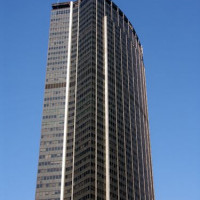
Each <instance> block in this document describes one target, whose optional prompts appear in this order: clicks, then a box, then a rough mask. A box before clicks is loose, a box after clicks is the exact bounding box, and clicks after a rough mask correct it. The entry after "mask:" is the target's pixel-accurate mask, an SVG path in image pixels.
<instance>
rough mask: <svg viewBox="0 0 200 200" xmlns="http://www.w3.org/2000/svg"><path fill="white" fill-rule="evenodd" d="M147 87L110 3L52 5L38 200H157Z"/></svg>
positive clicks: (124, 22)
mask: <svg viewBox="0 0 200 200" xmlns="http://www.w3.org/2000/svg"><path fill="white" fill-rule="evenodd" d="M145 84H146V83H145V68H144V63H143V52H142V47H141V44H140V41H139V39H138V36H137V34H136V32H135V30H134V28H133V26H132V24H131V23H130V21H129V20H128V19H127V17H126V16H125V15H124V13H123V12H122V11H121V10H120V9H119V8H118V7H117V6H116V5H115V4H114V3H113V2H111V1H110V0H79V1H76V2H65V3H56V4H53V5H52V12H51V23H50V33H49V46H48V61H47V69H46V82H45V95H44V106H43V119H42V131H41V132H42V133H41V142H40V155H39V164H38V175H37V189H36V199H37V200H85V199H94V200H154V189H153V176H152V164H151V150H150V139H149V123H148V112H147V97H146V86H145Z"/></svg>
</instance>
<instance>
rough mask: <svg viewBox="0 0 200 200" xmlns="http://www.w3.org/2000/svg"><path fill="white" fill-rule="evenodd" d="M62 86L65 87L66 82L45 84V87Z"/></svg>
mask: <svg viewBox="0 0 200 200" xmlns="http://www.w3.org/2000/svg"><path fill="white" fill-rule="evenodd" d="M62 87H66V82H64V83H54V84H46V85H45V89H53V88H62Z"/></svg>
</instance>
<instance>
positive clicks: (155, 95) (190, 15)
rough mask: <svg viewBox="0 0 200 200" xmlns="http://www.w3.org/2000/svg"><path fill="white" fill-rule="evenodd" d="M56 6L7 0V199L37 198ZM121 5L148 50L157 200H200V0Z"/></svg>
mask: <svg viewBox="0 0 200 200" xmlns="http://www.w3.org/2000/svg"><path fill="white" fill-rule="evenodd" d="M53 2H55V1H53V0H49V1H48V0H40V1H38V0H34V1H33V0H26V1H25V0H18V1H1V12H0V23H1V31H0V91H1V92H0V94H1V98H0V113H1V115H0V124H1V125H0V134H1V135H0V157H1V164H0V180H1V181H0V199H1V200H32V199H34V193H35V185H36V172H37V162H38V153H39V140H40V128H41V116H42V104H43V92H44V80H45V67H46V57H47V44H48V29H49V17H50V9H51V3H53ZM115 3H116V4H117V5H118V6H119V7H120V8H121V9H122V10H123V11H124V13H125V14H126V15H127V17H128V18H129V19H130V21H131V22H132V24H133V25H134V27H135V29H136V31H137V33H138V35H139V38H140V40H141V43H142V45H143V47H144V61H145V66H146V78H147V92H148V105H149V106H148V107H149V119H150V131H151V145H152V158H153V172H154V186H155V195H156V200H200V106H199V105H200V1H199V0H115Z"/></svg>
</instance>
